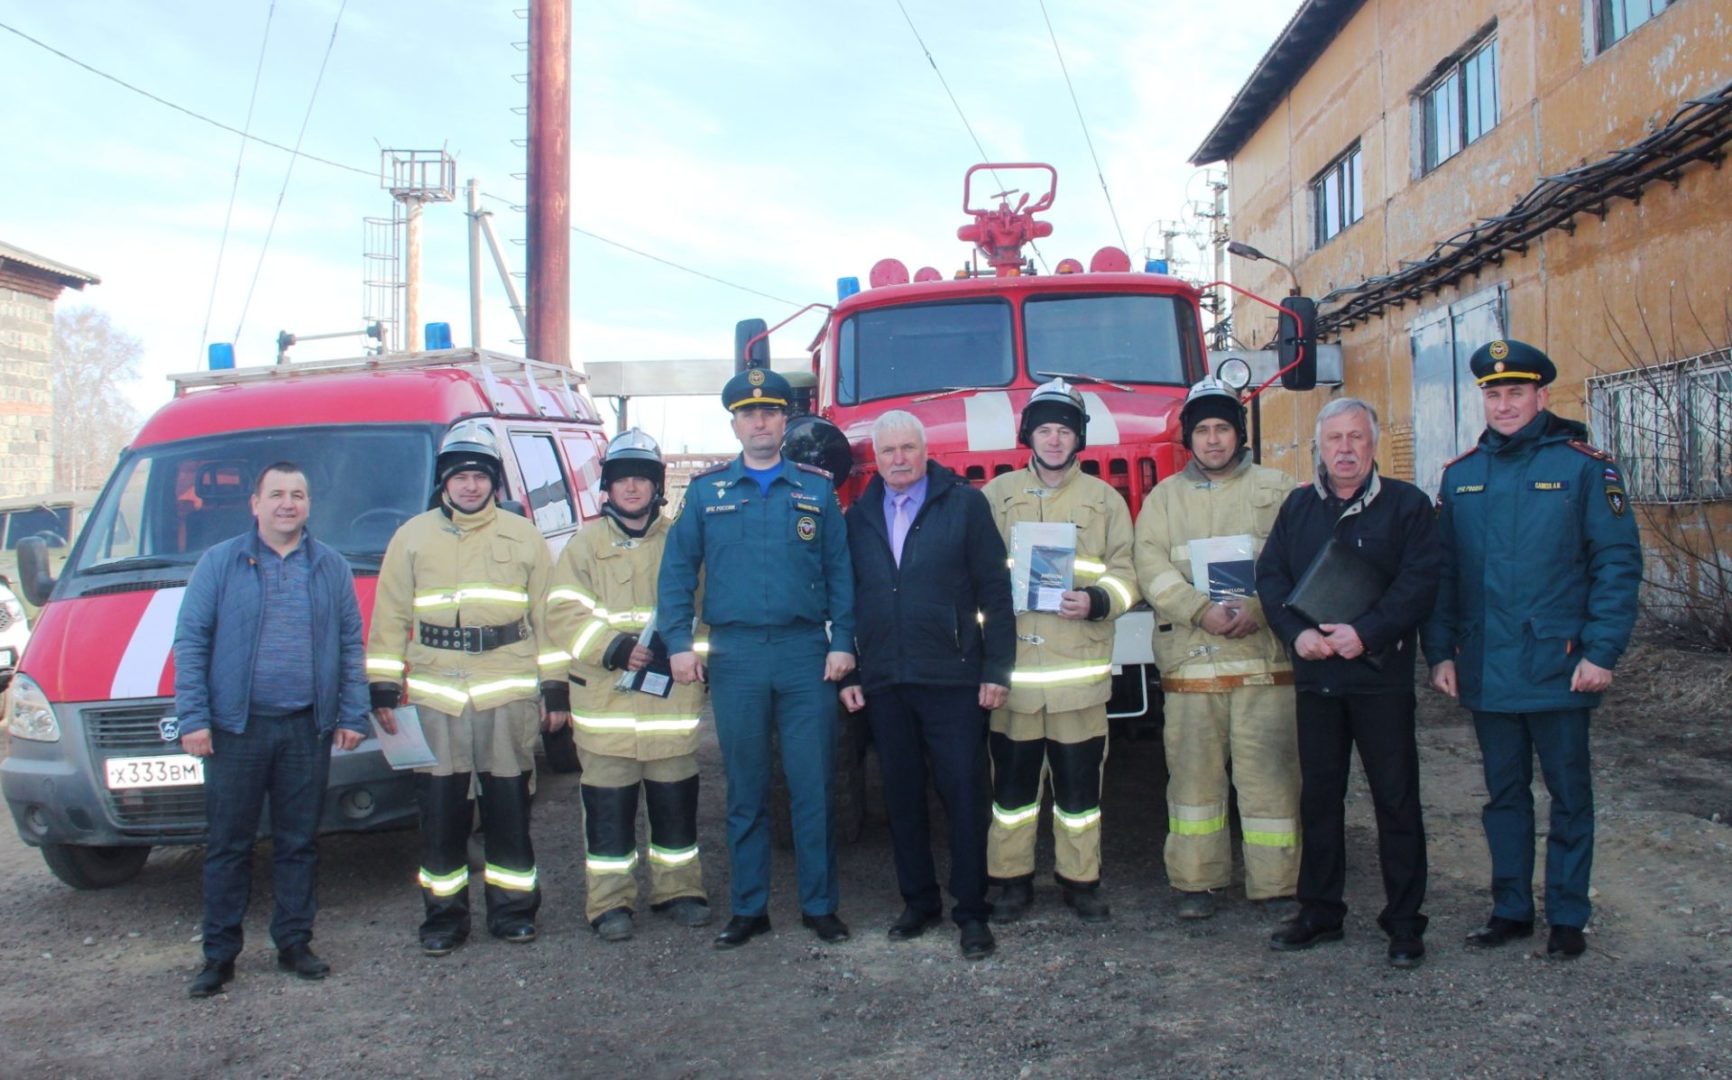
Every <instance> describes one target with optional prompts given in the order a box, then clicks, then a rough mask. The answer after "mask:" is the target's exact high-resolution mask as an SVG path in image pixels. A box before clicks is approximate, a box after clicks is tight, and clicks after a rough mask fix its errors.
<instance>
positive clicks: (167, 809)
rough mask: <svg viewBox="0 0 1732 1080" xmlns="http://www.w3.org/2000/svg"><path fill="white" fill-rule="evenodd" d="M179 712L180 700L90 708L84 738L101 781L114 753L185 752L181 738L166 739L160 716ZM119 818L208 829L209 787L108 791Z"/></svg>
mask: <svg viewBox="0 0 1732 1080" xmlns="http://www.w3.org/2000/svg"><path fill="white" fill-rule="evenodd" d="M172 715H174V702H172V701H162V702H158V703H156V704H154V705H128V706H122V707H116V708H102V709H86V710H84V714H83V718H84V738H85V741H86V742H87V743H88V744H89V746H90V762H91V765H92V766H93V767H95V769H96V775H97V783H98V784H99V785H100V784H101V778H102V762H103V760H104V759H106V758H111V757H130V756H134V755H139V754H161V753H179V752H180V747H179V745H178V744H177V743H171V742H164V741H163V738H162V731H161V729H160V728H159V727H157V721H159V720H161V719H163V718H164V717H167V716H172ZM103 795H104V796H105V797H106V799H107V801H108V810H109V813H110V815H112V817H113V818H114V823H115V824H116V825H117V826H119V827H120V828H121V829H123V830H124V829H143V830H149V831H152V832H156V831H159V830H165V829H167V830H172V831H174V832H203V831H204V827H205V817H204V788H202V787H193V788H144V789H141V790H134V791H108V790H107V789H106V788H104V790H103Z"/></svg>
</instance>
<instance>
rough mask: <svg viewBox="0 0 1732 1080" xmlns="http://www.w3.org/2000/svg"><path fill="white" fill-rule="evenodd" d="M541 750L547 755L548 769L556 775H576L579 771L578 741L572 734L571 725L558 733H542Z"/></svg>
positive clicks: (567, 725)
mask: <svg viewBox="0 0 1732 1080" xmlns="http://www.w3.org/2000/svg"><path fill="white" fill-rule="evenodd" d="M541 749H542V752H543V753H545V754H546V755H547V767H548V768H550V769H552V770H553V771H554V772H556V773H574V772H577V771H578V764H577V739H576V738H575V737H574V736H573V735H572V733H571V725H570V724H566V725H565V726H564V727H562V728H560V729H559V730H558V731H544V732H542V733H541Z"/></svg>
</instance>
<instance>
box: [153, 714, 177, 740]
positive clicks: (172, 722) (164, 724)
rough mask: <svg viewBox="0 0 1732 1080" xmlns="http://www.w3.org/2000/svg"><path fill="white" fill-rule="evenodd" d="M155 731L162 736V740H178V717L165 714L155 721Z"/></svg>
mask: <svg viewBox="0 0 1732 1080" xmlns="http://www.w3.org/2000/svg"><path fill="white" fill-rule="evenodd" d="M156 733H157V734H158V735H160V736H162V741H163V742H179V741H180V717H178V716H165V717H163V718H162V719H161V720H158V721H157V722H156Z"/></svg>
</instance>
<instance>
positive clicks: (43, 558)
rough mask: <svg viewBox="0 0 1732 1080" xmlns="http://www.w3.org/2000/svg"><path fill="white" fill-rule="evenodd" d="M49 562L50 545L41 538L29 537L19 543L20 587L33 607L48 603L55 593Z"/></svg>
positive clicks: (52, 573)
mask: <svg viewBox="0 0 1732 1080" xmlns="http://www.w3.org/2000/svg"><path fill="white" fill-rule="evenodd" d="M50 566H51V564H50V563H49V561H48V545H47V544H45V543H43V542H42V538H41V537H40V536H27V537H25V538H24V539H22V540H20V541H18V587H19V588H20V589H21V590H23V592H24V599H26V600H28V601H30V603H31V606H33V607H41V606H42V605H43V604H46V603H48V597H49V594H51V593H52V592H54V571H53V570H52V569H50Z"/></svg>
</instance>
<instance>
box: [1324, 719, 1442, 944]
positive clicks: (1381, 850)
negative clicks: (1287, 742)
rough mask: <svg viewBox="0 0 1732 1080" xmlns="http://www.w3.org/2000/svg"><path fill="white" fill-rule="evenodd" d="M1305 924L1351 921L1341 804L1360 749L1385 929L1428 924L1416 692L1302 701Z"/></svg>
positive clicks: (1416, 929) (1412, 929)
mask: <svg viewBox="0 0 1732 1080" xmlns="http://www.w3.org/2000/svg"><path fill="white" fill-rule="evenodd" d="M1298 698H1299V708H1298V719H1299V772H1300V776H1301V779H1302V782H1303V789H1302V790H1301V792H1300V796H1299V826H1300V830H1301V831H1302V833H1303V835H1304V851H1303V852H1302V853H1301V855H1300V858H1299V894H1298V899H1299V904H1300V908H1301V911H1300V917H1301V918H1303V919H1305V920H1307V921H1308V922H1310V923H1312V924H1314V925H1317V926H1340V925H1341V922H1342V919H1343V918H1344V917H1345V916H1346V914H1347V905H1346V904H1345V903H1343V902H1342V899H1341V897H1342V891H1343V888H1344V887H1345V885H1346V883H1347V826H1346V810H1345V807H1344V805H1343V803H1344V800H1345V799H1346V797H1347V771H1348V769H1349V768H1351V767H1352V763H1353V747H1354V746H1356V745H1357V746H1358V747H1359V763H1360V766H1361V767H1362V768H1364V770H1365V780H1366V782H1367V783H1368V784H1369V785H1370V787H1371V804H1372V806H1373V808H1374V809H1375V810H1376V813H1377V855H1378V861H1379V863H1381V865H1382V868H1383V894H1384V898H1385V904H1384V907H1383V913H1382V914H1381V915H1379V916H1378V917H1377V925H1379V926H1381V927H1382V928H1383V931H1384V933H1386V934H1388V935H1390V936H1391V937H1409V936H1411V937H1418V936H1419V935H1421V934H1423V933H1424V932H1425V923H1426V918H1425V916H1424V915H1422V914H1420V911H1419V908H1420V905H1422V904H1423V903H1424V902H1425V876H1426V868H1425V823H1424V821H1423V820H1422V818H1421V815H1420V805H1419V745H1418V743H1417V742H1416V741H1415V739H1414V718H1413V713H1414V704H1415V703H1414V696H1413V691H1411V690H1401V691H1395V692H1392V693H1386V694H1339V695H1338V694H1316V693H1310V692H1307V691H1303V690H1302V691H1300V692H1299V695H1298Z"/></svg>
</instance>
